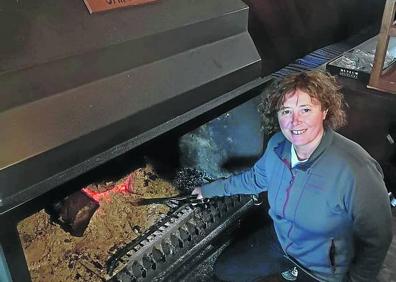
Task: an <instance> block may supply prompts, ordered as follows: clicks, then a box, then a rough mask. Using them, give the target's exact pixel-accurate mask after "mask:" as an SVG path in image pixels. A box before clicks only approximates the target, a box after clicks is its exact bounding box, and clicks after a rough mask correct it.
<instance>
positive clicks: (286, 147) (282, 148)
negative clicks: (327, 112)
mask: <svg viewBox="0 0 396 282" xmlns="http://www.w3.org/2000/svg"><path fill="white" fill-rule="evenodd" d="M282 136H283V135H282ZM333 138H334V131H333V129H331V128H330V127H326V128H325V130H324V134H323V136H322V139H321V140H320V143H319V146H318V147H317V148H316V149H315V151H314V152H313V153H312V155H311V156H310V157H309V159H308V161H306V162H304V163H300V164H298V165H297V166H296V168H299V169H301V170H307V169H308V168H310V167H311V166H312V164H313V163H314V162H315V161H316V160H317V159H318V158H319V157H320V156H321V155H322V154H323V153H324V152H325V151H326V150H327V148H328V147H329V146H330V144H331V143H332V142H333ZM274 151H275V154H276V155H277V156H278V157H279V158H280V159H281V160H282V162H283V163H285V164H286V165H287V166H288V167H289V168H290V166H291V165H290V158H291V153H290V152H291V143H290V141H289V140H287V139H286V138H285V137H284V136H283V140H281V141H280V142H279V143H278V144H277V145H276V146H275V147H274Z"/></svg>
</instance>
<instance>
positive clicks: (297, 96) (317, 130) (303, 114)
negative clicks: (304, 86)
mask: <svg viewBox="0 0 396 282" xmlns="http://www.w3.org/2000/svg"><path fill="white" fill-rule="evenodd" d="M326 114H327V111H322V107H321V105H320V102H319V101H318V100H317V99H315V98H311V97H310V96H309V95H308V94H307V93H305V92H304V91H301V90H298V89H297V90H296V91H294V92H291V93H289V94H286V99H285V102H284V103H283V106H282V108H281V109H280V110H279V111H278V121H279V126H280V129H281V130H282V133H283V135H284V136H285V137H286V138H287V139H288V140H289V141H290V142H291V143H293V145H294V147H295V148H296V150H298V149H299V148H300V149H302V148H304V149H305V151H311V153H312V151H313V150H314V149H315V148H316V147H317V145H318V144H319V142H320V139H321V138H322V135H323V121H324V119H325V118H326Z"/></svg>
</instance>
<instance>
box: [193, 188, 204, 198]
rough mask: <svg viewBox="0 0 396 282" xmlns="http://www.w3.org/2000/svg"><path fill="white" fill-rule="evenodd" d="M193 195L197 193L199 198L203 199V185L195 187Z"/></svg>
mask: <svg viewBox="0 0 396 282" xmlns="http://www.w3.org/2000/svg"><path fill="white" fill-rule="evenodd" d="M191 195H197V200H201V199H203V196H202V190H201V187H195V188H194V190H193V191H192V192H191Z"/></svg>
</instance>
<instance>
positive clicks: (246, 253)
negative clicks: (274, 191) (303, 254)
mask: <svg viewBox="0 0 396 282" xmlns="http://www.w3.org/2000/svg"><path fill="white" fill-rule="evenodd" d="M291 267H293V265H292V264H291V263H290V261H289V260H288V259H286V258H285V257H284V253H283V250H282V248H281V246H280V244H279V242H278V239H277V238H276V234H275V231H274V229H273V226H272V224H268V225H267V226H265V227H263V228H261V229H259V230H258V231H256V232H254V233H252V234H249V235H248V236H247V237H245V238H241V239H239V240H237V241H235V242H233V243H231V245H230V246H228V247H227V248H226V249H225V250H224V251H223V253H222V254H221V255H220V256H219V258H218V259H217V261H216V263H215V266H214V271H215V274H216V277H217V278H219V279H221V280H223V281H246V282H247V281H257V280H260V279H262V278H264V277H266V276H270V275H273V274H276V273H280V272H282V271H285V270H287V269H288V268H291Z"/></svg>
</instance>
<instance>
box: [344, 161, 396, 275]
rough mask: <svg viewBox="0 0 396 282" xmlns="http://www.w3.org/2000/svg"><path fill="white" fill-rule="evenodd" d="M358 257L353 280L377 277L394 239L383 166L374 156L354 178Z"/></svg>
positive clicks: (352, 209) (353, 268) (356, 257)
mask: <svg viewBox="0 0 396 282" xmlns="http://www.w3.org/2000/svg"><path fill="white" fill-rule="evenodd" d="M351 203H352V206H351V211H352V219H353V231H354V238H355V249H356V252H355V258H354V259H353V261H352V265H351V267H350V270H349V273H348V276H349V277H348V278H349V280H350V281H359V282H360V281H367V282H369V281H376V277H377V275H378V273H379V271H380V269H381V265H382V263H383V261H384V259H385V256H386V253H387V250H388V248H389V246H390V243H391V241H392V222H391V221H392V214H391V210H390V204H389V197H388V193H387V189H386V187H385V184H384V181H383V175H382V170H381V168H380V166H379V165H378V163H377V162H375V161H374V160H372V161H369V162H368V163H367V169H363V170H362V171H361V173H360V174H359V175H358V176H357V177H356V178H355V185H354V189H353V193H352V200H351Z"/></svg>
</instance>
